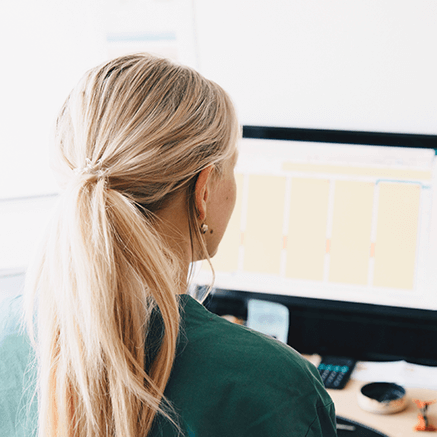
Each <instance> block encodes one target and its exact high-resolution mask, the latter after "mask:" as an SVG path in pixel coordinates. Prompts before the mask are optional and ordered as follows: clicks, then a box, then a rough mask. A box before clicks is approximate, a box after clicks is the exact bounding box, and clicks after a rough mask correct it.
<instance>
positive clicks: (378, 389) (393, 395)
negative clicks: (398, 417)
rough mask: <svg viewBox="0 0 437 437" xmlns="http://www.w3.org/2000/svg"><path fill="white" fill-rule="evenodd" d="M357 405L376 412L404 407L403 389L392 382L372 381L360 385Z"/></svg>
mask: <svg viewBox="0 0 437 437" xmlns="http://www.w3.org/2000/svg"><path fill="white" fill-rule="evenodd" d="M358 405H359V406H360V407H361V408H362V409H363V410H366V411H369V412H371V413H377V414H391V413H397V412H399V411H402V410H403V409H404V408H405V407H406V402H405V389H404V388H403V387H401V386H400V385H397V384H394V383H392V382H372V383H370V384H366V385H364V386H363V387H361V390H360V393H358Z"/></svg>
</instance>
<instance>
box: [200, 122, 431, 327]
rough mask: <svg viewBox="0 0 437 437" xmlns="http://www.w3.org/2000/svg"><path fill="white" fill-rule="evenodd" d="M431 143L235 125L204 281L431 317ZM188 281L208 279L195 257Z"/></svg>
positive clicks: (283, 297) (253, 292) (323, 303)
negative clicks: (228, 201)
mask: <svg viewBox="0 0 437 437" xmlns="http://www.w3.org/2000/svg"><path fill="white" fill-rule="evenodd" d="M434 147H436V148H437V137H435V136H424V135H423V136H420V135H394V134H392V135H390V134H378V133H373V134H372V133H362V132H361V133H360V132H341V131H315V130H301V129H285V128H284V129H280V128H260V127H245V129H244V138H243V139H242V141H241V144H240V154H239V159H238V163H237V166H236V180H237V186H238V195H237V202H236V207H235V211H234V214H233V216H232V218H231V221H230V223H229V227H228V230H227V232H226V234H225V236H224V239H223V241H222V243H221V245H220V248H219V252H218V254H217V255H216V257H214V258H213V259H212V264H213V266H214V270H215V283H214V285H215V287H216V288H218V289H222V290H228V291H236V292H243V293H244V292H245V293H249V294H250V296H251V297H256V296H257V295H259V296H261V295H262V296H263V297H264V298H265V297H266V296H267V298H269V297H268V296H269V295H270V296H271V298H272V300H277V301H282V302H284V303H287V302H288V303H290V304H291V303H292V302H294V303H296V302H299V305H301V306H302V305H303V306H304V307H305V306H313V307H314V305H316V306H317V303H318V305H319V307H320V308H321V309H322V310H323V308H329V307H330V308H331V309H339V308H342V309H343V310H344V309H347V308H354V311H358V313H357V314H363V313H368V314H371V313H373V314H376V313H378V314H380V315H381V317H382V318H384V317H385V318H386V319H387V320H389V319H390V320H393V319H392V317H393V316H399V317H406V316H407V317H409V318H410V319H411V317H413V318H417V317H418V318H422V319H423V317H425V319H427V317H431V319H432V320H433V321H434V323H435V322H437V316H436V315H437V312H436V310H437V169H436V163H437V158H436V154H435V150H434ZM195 281H196V282H197V283H198V284H208V283H210V282H211V272H210V271H209V267H208V265H207V264H206V263H203V265H202V267H200V268H199V271H198V272H197V273H196V276H195ZM293 299H294V300H293ZM424 315H425V316H424ZM433 317H435V320H434V319H433ZM425 319H424V320H425Z"/></svg>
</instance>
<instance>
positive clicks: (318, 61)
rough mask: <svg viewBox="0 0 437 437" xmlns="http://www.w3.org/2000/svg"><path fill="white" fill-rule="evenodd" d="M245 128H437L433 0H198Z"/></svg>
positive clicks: (199, 15) (207, 61) (210, 59)
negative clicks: (245, 125)
mask: <svg viewBox="0 0 437 437" xmlns="http://www.w3.org/2000/svg"><path fill="white" fill-rule="evenodd" d="M195 17H196V33H197V41H198V57H199V64H198V66H199V67H200V70H201V71H202V72H203V73H204V74H205V75H206V76H208V77H210V78H212V79H214V80H216V81H217V82H218V83H220V84H221V85H222V86H223V87H224V88H225V89H226V90H228V91H229V93H230V94H231V96H232V97H233V98H234V100H235V102H236V105H237V108H238V110H239V114H240V119H241V122H242V123H243V124H249V125H261V126H289V127H298V128H299V127H301V128H325V129H345V130H364V131H382V132H403V133H425V134H437V103H436V102H437V80H436V77H437V60H436V53H437V2H436V1H435V0H385V1H379V0H353V1H351V0H330V1H326V0H293V1H289V0H269V1H267V0H250V1H249V0H221V1H220V2H217V1H216V0H195Z"/></svg>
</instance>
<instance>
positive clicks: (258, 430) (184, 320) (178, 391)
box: [0, 295, 337, 437]
mask: <svg viewBox="0 0 437 437" xmlns="http://www.w3.org/2000/svg"><path fill="white" fill-rule="evenodd" d="M180 302H181V329H180V335H179V341H178V347H177V353H176V358H175V362H174V366H173V370H172V373H171V376H170V379H169V382H168V384H167V387H166V390H165V396H166V398H167V400H168V401H170V403H171V404H172V406H173V409H174V412H175V416H174V417H175V418H176V420H177V422H178V424H179V426H180V429H181V430H182V435H185V436H187V437H226V436H238V437H245V436H251V437H258V436H259V437H261V436H262V437H269V436H272V437H273V436H274V437H278V436H295V437H316V436H323V437H335V436H336V435H337V434H336V424H335V412H334V405H333V402H332V400H331V398H330V397H329V395H328V394H327V392H326V390H325V389H324V387H323V384H322V382H321V379H320V376H319V373H318V371H317V369H316V368H315V367H314V366H313V365H312V364H311V363H309V362H308V361H307V360H306V359H304V358H303V357H301V356H300V355H299V354H298V353H297V352H296V351H295V350H293V349H292V348H290V347H289V346H287V345H285V344H283V343H281V342H279V341H277V340H275V339H273V338H270V337H268V336H265V335H263V334H260V333H258V332H255V331H252V330H250V329H248V328H245V327H242V326H239V325H235V324H233V323H230V322H228V321H226V320H225V319H223V318H221V317H218V316H216V315H215V314H212V313H210V312H209V311H208V310H206V309H205V308H204V307H203V306H202V305H201V304H200V303H198V302H197V301H196V300H195V299H193V298H192V297H190V296H188V295H183V296H181V299H180ZM14 305H15V307H17V305H18V303H17V302H15V303H14ZM16 309H17V308H15V310H16ZM2 312H3V314H0V328H2V323H3V325H7V326H8V328H7V329H5V330H3V329H2V330H1V331H0V363H1V365H0V423H1V427H0V437H12V436H14V437H15V436H17V437H18V436H20V437H21V436H23V437H24V436H26V437H27V436H31V435H33V432H35V430H36V405H35V404H36V402H35V399H34V400H33V402H32V398H31V395H32V394H33V393H32V392H33V387H34V377H35V372H34V367H33V366H32V364H31V362H32V359H33V355H32V354H33V353H32V351H31V348H30V346H29V343H28V339H27V337H26V335H25V334H24V333H22V332H20V331H19V329H18V328H19V325H18V324H17V323H11V319H12V320H14V319H16V318H15V316H14V311H11V310H9V311H6V312H5V311H4V310H3V311H2ZM5 313H6V314H5ZM5 315H6V319H7V320H8V322H7V323H5V320H2V316H5ZM152 331H153V330H152ZM155 332H159V329H158V331H155ZM149 340H150V337H149ZM154 343H156V341H155V342H154ZM149 344H150V343H149ZM26 369H27V370H26ZM32 384H33V385H32ZM24 413H25V414H24ZM14 432H15V433H14ZM177 435H179V434H178V432H177V430H176V428H175V427H174V426H173V425H171V424H170V423H169V422H168V421H167V420H165V419H164V418H162V417H157V419H156V420H155V423H154V426H153V428H152V431H151V433H150V436H152V437H158V436H159V437H175V436H177Z"/></svg>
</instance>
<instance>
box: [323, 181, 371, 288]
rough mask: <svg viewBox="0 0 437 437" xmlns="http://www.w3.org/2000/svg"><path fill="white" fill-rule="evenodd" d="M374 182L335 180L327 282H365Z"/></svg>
mask: <svg viewBox="0 0 437 437" xmlns="http://www.w3.org/2000/svg"><path fill="white" fill-rule="evenodd" d="M374 191H375V185H374V184H373V183H370V182H357V181H336V182H335V197H334V214H333V222H332V235H331V246H330V255H331V256H330V263H329V281H331V282H341V283H346V284H355V285H367V283H368V272H369V261H370V244H371V230H372V212H373V196H374Z"/></svg>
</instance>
